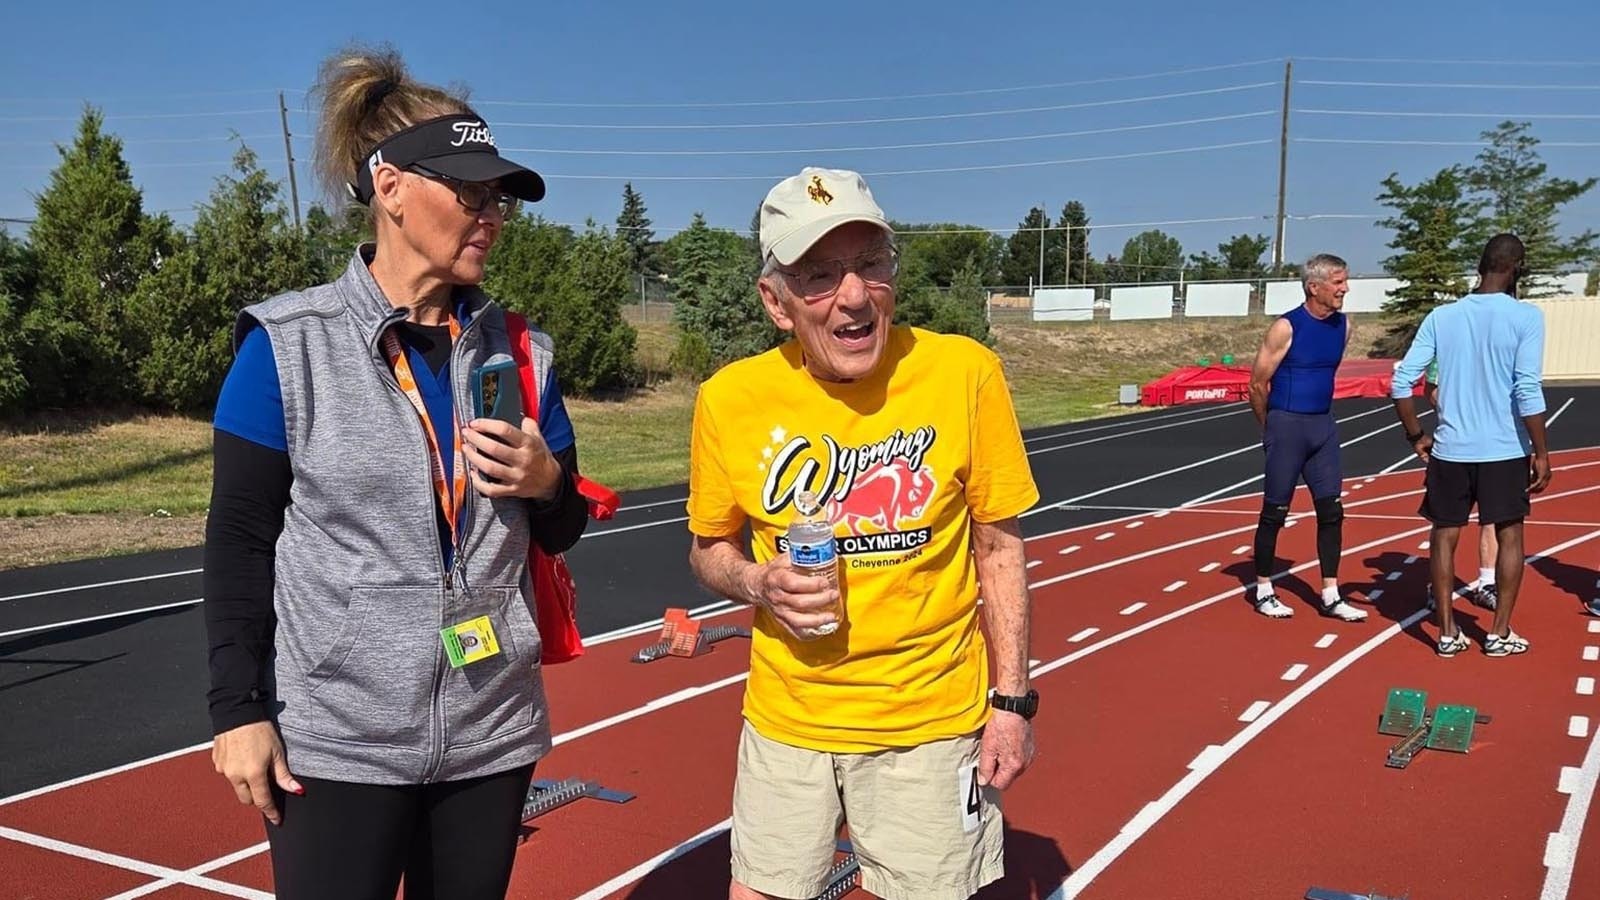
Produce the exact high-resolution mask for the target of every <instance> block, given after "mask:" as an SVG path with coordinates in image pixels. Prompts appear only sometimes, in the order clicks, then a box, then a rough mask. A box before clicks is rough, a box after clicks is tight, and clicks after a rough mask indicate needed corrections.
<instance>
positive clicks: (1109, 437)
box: [1028, 410, 1243, 456]
mask: <svg viewBox="0 0 1600 900" xmlns="http://www.w3.org/2000/svg"><path fill="white" fill-rule="evenodd" d="M1242 411H1243V410H1234V411H1233V412H1227V413H1222V414H1221V415H1216V416H1209V417H1207V418H1204V419H1188V420H1185V421H1182V422H1170V423H1167V424H1165V425H1151V426H1150V427H1148V428H1135V429H1133V430H1132V431H1119V432H1117V433H1116V434H1106V435H1101V436H1100V437H1095V438H1089V439H1088V440H1086V441H1073V442H1072V443H1070V444H1056V445H1055V446H1053V447H1040V448H1038V449H1036V450H1029V451H1028V455H1029V456H1034V455H1037V454H1040V453H1054V452H1055V451H1057V450H1071V449H1072V448H1073V447H1087V446H1089V445H1090V444H1098V443H1101V442H1103V441H1114V440H1117V439H1118V438H1125V437H1133V436H1134V435H1136V434H1149V433H1151V432H1153V431H1166V430H1168V429H1170V428H1182V427H1183V426H1185V425H1194V424H1196V423H1198V422H1209V421H1211V420H1212V419H1225V418H1227V417H1228V416H1235V415H1238V414H1239V413H1240V412H1242ZM1068 436H1069V435H1063V437H1068Z"/></svg>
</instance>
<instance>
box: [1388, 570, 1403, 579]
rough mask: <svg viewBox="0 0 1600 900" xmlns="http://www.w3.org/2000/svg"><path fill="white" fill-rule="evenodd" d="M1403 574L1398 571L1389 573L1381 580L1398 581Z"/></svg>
mask: <svg viewBox="0 0 1600 900" xmlns="http://www.w3.org/2000/svg"><path fill="white" fill-rule="evenodd" d="M1404 574H1405V573H1404V572H1400V571H1395V572H1390V573H1389V574H1388V575H1386V576H1384V579H1383V580H1384V581H1399V580H1400V576H1402V575H1404Z"/></svg>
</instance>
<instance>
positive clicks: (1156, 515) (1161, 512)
mask: <svg viewBox="0 0 1600 900" xmlns="http://www.w3.org/2000/svg"><path fill="white" fill-rule="evenodd" d="M1170 515H1172V510H1170V509H1158V510H1156V511H1155V512H1153V513H1151V514H1150V518H1152V519H1165V518H1166V517H1167V516H1170Z"/></svg>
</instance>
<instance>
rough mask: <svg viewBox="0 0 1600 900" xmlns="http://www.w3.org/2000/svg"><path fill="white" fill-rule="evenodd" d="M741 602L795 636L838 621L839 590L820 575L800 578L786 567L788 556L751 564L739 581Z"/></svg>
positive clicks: (784, 554) (784, 555)
mask: <svg viewBox="0 0 1600 900" xmlns="http://www.w3.org/2000/svg"><path fill="white" fill-rule="evenodd" d="M741 580H742V583H743V586H744V593H745V599H746V600H748V601H749V602H751V603H753V604H755V605H756V606H760V607H763V608H765V609H766V610H767V611H768V612H770V613H772V617H773V618H775V619H777V620H778V622H779V623H780V624H782V625H783V627H784V628H787V629H789V632H790V633H791V634H793V635H795V636H796V637H799V636H800V633H801V632H803V631H806V630H808V629H814V628H817V627H819V626H822V625H827V624H829V623H834V622H838V621H839V617H838V616H837V615H835V614H834V610H836V609H837V608H838V603H839V589H838V588H837V587H834V586H831V585H829V584H828V579H826V578H823V577H822V576H820V575H801V574H800V573H799V572H796V571H795V570H794V569H793V568H791V567H790V563H789V554H787V553H780V554H779V555H778V556H777V557H775V558H773V559H772V560H770V561H769V562H767V563H765V564H751V566H750V567H749V568H748V569H746V570H745V574H744V577H743V578H742V579H741Z"/></svg>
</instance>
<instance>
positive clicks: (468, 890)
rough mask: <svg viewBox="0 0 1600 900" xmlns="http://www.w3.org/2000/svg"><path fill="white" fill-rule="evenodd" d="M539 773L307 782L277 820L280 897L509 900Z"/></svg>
mask: <svg viewBox="0 0 1600 900" xmlns="http://www.w3.org/2000/svg"><path fill="white" fill-rule="evenodd" d="M532 777H533V766H532V765H527V766H523V767H521V768H519V769H513V770H512V771H509V772H502V773H500V774H497V775H487V776H484V777H482V778H472V779H467V780H464V781H447V782H441V783H439V784H422V785H382V784H350V783H348V782H342V781H323V780H320V779H316V778H305V777H299V778H297V779H296V780H298V781H299V782H300V784H301V785H302V786H303V787H305V789H306V792H305V795H304V796H300V797H297V796H295V795H293V794H284V793H283V792H281V791H279V792H276V793H277V794H278V797H277V802H278V809H279V810H280V811H281V812H282V813H283V824H282V825H281V826H274V825H272V824H271V823H267V838H268V840H269V841H270V842H271V844H272V877H273V880H274V882H275V883H276V884H275V889H276V893H277V896H278V898H279V900H368V898H370V900H394V897H395V892H396V890H397V889H398V887H399V885H400V877H401V875H402V874H403V875H404V876H405V897H406V900H491V898H492V900H501V898H504V897H505V894H506V886H507V884H508V883H509V882H510V880H511V863H512V861H513V859H514V858H515V856H516V850H517V837H518V825H519V824H520V823H521V821H522V803H523V801H524V800H525V799H526V798H527V794H528V783H529V780H530V779H531V778H532Z"/></svg>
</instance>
